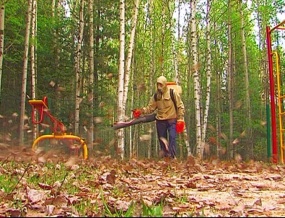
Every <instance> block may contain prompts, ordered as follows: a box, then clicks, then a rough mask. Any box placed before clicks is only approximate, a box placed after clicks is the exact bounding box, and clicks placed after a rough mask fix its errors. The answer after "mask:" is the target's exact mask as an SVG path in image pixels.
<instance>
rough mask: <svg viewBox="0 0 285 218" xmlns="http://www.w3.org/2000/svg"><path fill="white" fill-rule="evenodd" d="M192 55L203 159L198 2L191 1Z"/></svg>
mask: <svg viewBox="0 0 285 218" xmlns="http://www.w3.org/2000/svg"><path fill="white" fill-rule="evenodd" d="M190 4H191V10H192V11H191V12H192V13H191V18H190V19H191V20H190V22H191V30H190V31H191V51H192V52H191V53H192V55H193V79H194V101H195V121H196V147H197V150H196V154H197V157H198V158H200V159H202V158H203V151H204V145H203V143H202V138H201V136H202V128H201V107H200V103H201V100H200V99H201V85H200V75H199V67H198V66H199V63H198V50H197V29H196V19H195V16H196V5H197V2H196V0H191V1H190Z"/></svg>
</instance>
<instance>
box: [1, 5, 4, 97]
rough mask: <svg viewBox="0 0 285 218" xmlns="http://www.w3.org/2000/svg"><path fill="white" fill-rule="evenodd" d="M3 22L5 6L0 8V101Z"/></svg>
mask: <svg viewBox="0 0 285 218" xmlns="http://www.w3.org/2000/svg"><path fill="white" fill-rule="evenodd" d="M4 23H5V6H4V4H3V5H1V8H0V102H1V99H2V91H1V90H2V73H3V53H4V26H5V25H4Z"/></svg>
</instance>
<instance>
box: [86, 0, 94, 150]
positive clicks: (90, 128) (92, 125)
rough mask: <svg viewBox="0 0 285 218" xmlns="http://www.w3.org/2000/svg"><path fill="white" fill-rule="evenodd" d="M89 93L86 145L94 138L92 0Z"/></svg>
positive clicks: (90, 11) (91, 1)
mask: <svg viewBox="0 0 285 218" xmlns="http://www.w3.org/2000/svg"><path fill="white" fill-rule="evenodd" d="M88 3H89V4H88V6H89V49H90V50H89V90H88V92H89V94H88V101H89V107H90V113H91V114H90V117H91V119H90V120H89V122H90V123H89V130H88V140H87V142H88V145H89V146H90V145H91V144H92V143H93V139H94V131H93V130H94V119H93V115H94V113H93V107H94V27H93V23H94V21H93V0H89V2H88Z"/></svg>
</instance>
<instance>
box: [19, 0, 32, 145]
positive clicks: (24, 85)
mask: <svg viewBox="0 0 285 218" xmlns="http://www.w3.org/2000/svg"><path fill="white" fill-rule="evenodd" d="M32 3H33V0H29V1H28V11H27V20H26V33H25V50H24V57H23V72H22V93H21V109H20V110H21V112H20V125H19V128H20V129H19V144H20V145H24V131H25V128H24V126H25V120H26V114H25V111H26V95H27V74H28V55H29V43H30V29H31V14H32Z"/></svg>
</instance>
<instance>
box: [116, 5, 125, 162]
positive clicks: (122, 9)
mask: <svg viewBox="0 0 285 218" xmlns="http://www.w3.org/2000/svg"><path fill="white" fill-rule="evenodd" d="M124 80H125V1H124V0H120V54H119V78H118V101H117V114H118V121H122V120H123V119H124V117H125V110H124V107H123V106H124V104H123V100H124ZM117 139H118V142H117V143H118V144H117V154H118V155H119V156H120V157H121V159H124V153H125V144H124V140H125V132H124V129H123V128H122V129H119V130H117Z"/></svg>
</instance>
